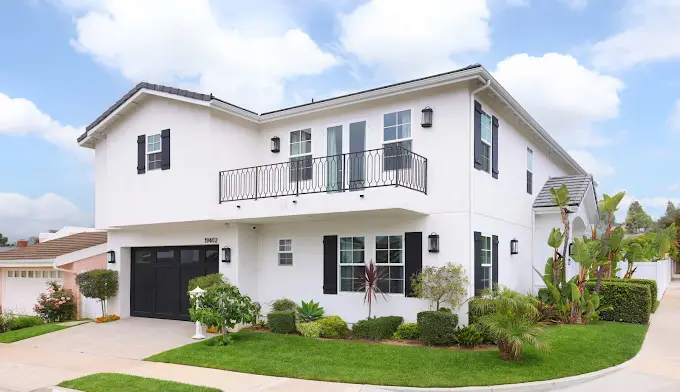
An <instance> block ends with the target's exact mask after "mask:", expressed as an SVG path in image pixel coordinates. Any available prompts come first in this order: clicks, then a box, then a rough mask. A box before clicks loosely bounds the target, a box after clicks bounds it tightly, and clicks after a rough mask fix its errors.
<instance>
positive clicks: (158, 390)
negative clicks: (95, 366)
mask: <svg viewBox="0 0 680 392" xmlns="http://www.w3.org/2000/svg"><path fill="white" fill-rule="evenodd" d="M58 386H60V387H62V388H71V389H77V390H79V391H85V392H109V391H111V392H113V391H147V392H219V389H215V388H208V387H199V386H197V385H190V384H182V383H178V382H172V381H165V380H157V379H155V378H145V377H137V376H129V375H127V374H117V373H98V374H91V375H89V376H85V377H81V378H76V379H75V380H69V381H64V382H62V383H61V384H59V385H58Z"/></svg>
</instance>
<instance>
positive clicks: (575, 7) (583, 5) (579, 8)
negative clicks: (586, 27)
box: [562, 0, 588, 11]
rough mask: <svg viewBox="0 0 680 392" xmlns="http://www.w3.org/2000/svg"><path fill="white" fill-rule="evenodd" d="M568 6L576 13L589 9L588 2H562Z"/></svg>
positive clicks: (569, 0) (565, 0) (584, 0)
mask: <svg viewBox="0 0 680 392" xmlns="http://www.w3.org/2000/svg"><path fill="white" fill-rule="evenodd" d="M562 1H563V2H565V3H566V4H567V6H568V7H569V8H571V9H573V10H576V11H583V10H584V9H586V8H588V0H562Z"/></svg>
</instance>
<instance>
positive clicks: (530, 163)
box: [527, 147, 534, 173]
mask: <svg viewBox="0 0 680 392" xmlns="http://www.w3.org/2000/svg"><path fill="white" fill-rule="evenodd" d="M529 158H531V159H529ZM527 170H528V171H530V172H531V173H533V172H534V150H532V149H531V147H527Z"/></svg>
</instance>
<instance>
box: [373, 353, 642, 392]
mask: <svg viewBox="0 0 680 392" xmlns="http://www.w3.org/2000/svg"><path fill="white" fill-rule="evenodd" d="M636 356H637V355H636ZM634 359H635V357H633V358H631V359H629V360H628V361H626V362H623V363H620V364H618V365H615V366H612V367H609V368H606V369H602V370H597V371H594V372H590V373H584V374H579V375H576V376H569V377H563V378H556V379H554V380H545V381H532V382H526V383H519V384H501V385H489V386H476V387H458V388H416V387H397V386H379V385H364V386H363V387H362V388H361V392H380V391H393V392H500V391H508V392H544V391H555V390H559V389H564V388H568V387H571V386H574V385H578V384H582V383H585V382H588V381H593V380H596V379H598V378H601V377H604V376H607V375H609V374H612V373H616V372H618V371H619V370H621V369H623V368H625V367H626V366H628V364H629V363H630V362H632V361H633V360H634Z"/></svg>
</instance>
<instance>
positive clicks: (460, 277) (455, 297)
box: [411, 263, 469, 310]
mask: <svg viewBox="0 0 680 392" xmlns="http://www.w3.org/2000/svg"><path fill="white" fill-rule="evenodd" d="M468 283H469V281H468V277H467V274H466V273H465V270H464V269H463V266H462V265H459V264H453V263H447V264H446V265H444V266H442V267H431V266H430V267H424V268H423V270H422V271H421V272H420V273H419V274H417V275H415V276H413V277H411V286H412V287H413V292H414V294H415V295H416V297H418V298H422V299H425V300H428V301H430V304H432V305H434V309H435V310H439V307H440V305H442V304H449V305H450V306H451V307H452V308H453V309H458V307H460V305H461V304H462V303H463V300H464V299H465V296H466V295H467V287H468Z"/></svg>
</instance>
